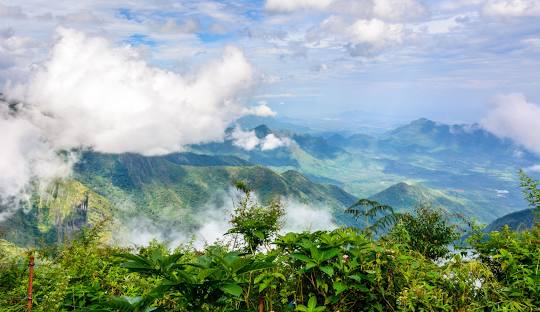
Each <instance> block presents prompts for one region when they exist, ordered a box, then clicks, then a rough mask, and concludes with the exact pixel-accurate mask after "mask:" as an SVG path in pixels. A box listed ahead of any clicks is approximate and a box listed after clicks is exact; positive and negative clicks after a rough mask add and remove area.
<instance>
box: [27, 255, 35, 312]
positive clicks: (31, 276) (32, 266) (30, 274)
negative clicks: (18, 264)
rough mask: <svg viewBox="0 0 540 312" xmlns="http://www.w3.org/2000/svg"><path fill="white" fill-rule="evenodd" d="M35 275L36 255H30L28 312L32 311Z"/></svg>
mask: <svg viewBox="0 0 540 312" xmlns="http://www.w3.org/2000/svg"><path fill="white" fill-rule="evenodd" d="M33 275H34V254H30V261H29V262H28V312H30V311H32V278H33Z"/></svg>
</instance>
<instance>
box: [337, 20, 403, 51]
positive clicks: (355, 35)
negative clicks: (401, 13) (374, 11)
mask: <svg viewBox="0 0 540 312" xmlns="http://www.w3.org/2000/svg"><path fill="white" fill-rule="evenodd" d="M347 32H348V36H349V38H350V39H351V41H350V42H351V44H352V49H353V50H354V52H353V53H354V54H365V53H366V52H370V51H377V50H381V49H384V48H386V47H390V46H393V45H396V44H399V43H402V42H403V40H404V37H405V31H404V27H403V25H401V24H389V23H385V22H383V21H381V20H379V19H371V20H358V21H356V22H355V23H354V24H352V25H351V26H349V27H348V28H347Z"/></svg>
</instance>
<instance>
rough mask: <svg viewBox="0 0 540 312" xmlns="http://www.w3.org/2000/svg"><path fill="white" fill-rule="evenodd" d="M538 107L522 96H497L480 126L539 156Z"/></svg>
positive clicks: (539, 128) (539, 119) (539, 123)
mask: <svg viewBox="0 0 540 312" xmlns="http://www.w3.org/2000/svg"><path fill="white" fill-rule="evenodd" d="M539 121H540V106H538V105H537V104H534V103H531V102H529V101H527V99H526V98H525V96H524V95H522V94H517V93H514V94H507V95H500V96H497V97H496V98H495V99H494V100H493V101H492V105H491V110H490V111H489V112H488V114H487V116H486V117H485V118H484V119H483V120H482V122H481V124H482V126H483V127H484V128H485V129H487V130H488V131H490V132H491V133H493V134H495V135H496V136H498V137H501V138H508V139H512V140H514V141H515V142H517V143H519V144H521V145H523V146H524V147H525V148H527V149H529V150H531V151H533V152H535V153H537V154H540V135H538V134H539V133H540V122H539Z"/></svg>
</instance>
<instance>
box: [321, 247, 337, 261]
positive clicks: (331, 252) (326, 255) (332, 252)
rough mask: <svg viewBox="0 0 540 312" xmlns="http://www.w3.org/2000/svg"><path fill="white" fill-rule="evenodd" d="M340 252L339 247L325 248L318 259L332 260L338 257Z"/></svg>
mask: <svg viewBox="0 0 540 312" xmlns="http://www.w3.org/2000/svg"><path fill="white" fill-rule="evenodd" d="M338 253H339V249H337V248H332V249H328V250H325V251H323V252H322V253H321V254H320V257H318V260H319V262H323V261H327V260H330V259H332V258H334V257H336V256H337V255H338Z"/></svg>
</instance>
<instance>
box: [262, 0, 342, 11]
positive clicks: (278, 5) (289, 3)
mask: <svg viewBox="0 0 540 312" xmlns="http://www.w3.org/2000/svg"><path fill="white" fill-rule="evenodd" d="M332 2H334V1H333V0H267V1H266V9H267V10H269V11H276V12H293V11H298V10H323V9H326V8H328V7H329V6H330V4H332Z"/></svg>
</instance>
